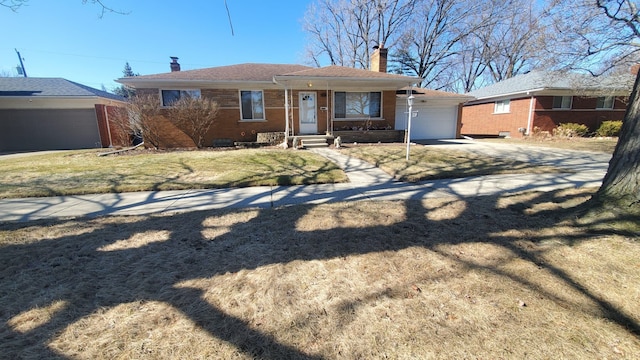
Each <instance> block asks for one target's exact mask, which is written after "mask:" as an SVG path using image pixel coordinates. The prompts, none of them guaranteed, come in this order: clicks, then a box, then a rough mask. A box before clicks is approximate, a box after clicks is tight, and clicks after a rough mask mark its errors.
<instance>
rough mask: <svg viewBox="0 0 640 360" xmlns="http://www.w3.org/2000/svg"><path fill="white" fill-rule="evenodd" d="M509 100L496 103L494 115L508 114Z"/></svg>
mask: <svg viewBox="0 0 640 360" xmlns="http://www.w3.org/2000/svg"><path fill="white" fill-rule="evenodd" d="M510 102H511V100H508V99H507V100H500V101H496V105H495V107H494V109H493V112H494V113H496V114H500V113H508V112H509V104H510Z"/></svg>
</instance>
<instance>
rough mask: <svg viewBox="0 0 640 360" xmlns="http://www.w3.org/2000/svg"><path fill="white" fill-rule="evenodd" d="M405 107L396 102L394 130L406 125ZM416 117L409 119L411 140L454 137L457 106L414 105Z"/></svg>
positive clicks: (404, 127) (402, 128) (403, 127)
mask: <svg viewBox="0 0 640 360" xmlns="http://www.w3.org/2000/svg"><path fill="white" fill-rule="evenodd" d="M406 111H407V108H406V105H404V104H398V107H397V108H396V130H405V129H406V127H407V113H406ZM413 111H417V112H418V114H417V115H416V117H414V118H412V119H411V140H426V139H455V137H456V120H457V118H458V107H457V106H442V107H431V106H414V107H413Z"/></svg>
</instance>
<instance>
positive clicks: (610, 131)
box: [596, 120, 622, 136]
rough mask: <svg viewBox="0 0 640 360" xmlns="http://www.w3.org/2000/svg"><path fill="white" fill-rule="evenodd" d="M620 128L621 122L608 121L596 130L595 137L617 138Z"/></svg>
mask: <svg viewBox="0 0 640 360" xmlns="http://www.w3.org/2000/svg"><path fill="white" fill-rule="evenodd" d="M621 128H622V121H621V120H609V121H603V122H602V124H601V125H600V127H599V128H598V130H596V135H597V136H618V134H620V129H621Z"/></svg>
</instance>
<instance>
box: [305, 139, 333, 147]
mask: <svg viewBox="0 0 640 360" xmlns="http://www.w3.org/2000/svg"><path fill="white" fill-rule="evenodd" d="M300 143H301V145H302V147H303V148H305V149H311V148H319V147H327V146H329V144H327V139H326V138H324V137H323V138H321V139H302V140H301V142H300Z"/></svg>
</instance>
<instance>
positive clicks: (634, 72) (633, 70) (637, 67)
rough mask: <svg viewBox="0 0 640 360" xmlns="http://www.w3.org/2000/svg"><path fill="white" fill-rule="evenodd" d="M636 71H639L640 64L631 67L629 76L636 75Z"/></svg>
mask: <svg viewBox="0 0 640 360" xmlns="http://www.w3.org/2000/svg"><path fill="white" fill-rule="evenodd" d="M638 70H640V64H635V65H632V66H631V68H630V69H629V72H631V75H638Z"/></svg>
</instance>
